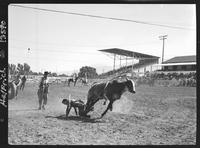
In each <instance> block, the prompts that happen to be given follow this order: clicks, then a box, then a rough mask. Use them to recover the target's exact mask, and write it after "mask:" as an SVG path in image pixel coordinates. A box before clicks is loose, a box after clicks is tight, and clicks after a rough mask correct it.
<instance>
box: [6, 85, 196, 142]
mask: <svg viewBox="0 0 200 148" xmlns="http://www.w3.org/2000/svg"><path fill="white" fill-rule="evenodd" d="M37 88H38V86H37V84H27V85H26V88H25V90H24V92H19V95H18V99H16V100H15V99H13V100H9V107H8V142H9V144H11V145H24V144H25V145H195V144H196V99H197V98H196V88H191V87H171V88H170V87H149V86H145V85H141V86H139V87H137V88H136V94H130V93H125V94H124V95H123V96H122V98H121V99H120V100H118V101H116V102H115V103H114V104H113V111H108V112H107V114H106V115H105V116H104V117H103V118H102V119H96V118H98V117H100V115H101V113H102V112H103V111H104V110H105V109H106V106H107V104H108V102H107V104H106V105H103V101H99V102H97V104H95V109H94V111H93V112H91V113H90V114H91V119H87V118H81V117H77V116H76V115H75V112H74V110H73V109H72V110H71V112H70V114H69V117H68V118H65V109H66V106H65V105H64V104H62V103H61V102H62V99H63V98H67V97H68V96H69V94H71V97H73V98H75V99H82V100H83V101H86V96H87V91H88V89H89V86H81V85H78V86H76V87H74V86H71V87H67V86H64V85H62V84H54V85H51V86H50V93H49V98H48V105H47V107H46V110H38V98H37V95H36V92H37Z"/></svg>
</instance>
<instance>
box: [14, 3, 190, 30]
mask: <svg viewBox="0 0 200 148" xmlns="http://www.w3.org/2000/svg"><path fill="white" fill-rule="evenodd" d="M10 6H16V7H21V8H28V9H35V10H42V11H49V12H56V13H65V14H71V15H78V16H86V17H93V18H100V19H109V20H116V21H125V22H133V23H139V24H145V25H153V26H159V27H167V28H173V29H186V30H194V28H187V27H180V26H179V27H177V26H171V25H163V24H156V23H151V22H144V21H137V20H130V19H123V18H114V17H105V16H99V15H91V14H83V13H75V12H67V11H60V10H51V9H44V8H36V7H29V6H22V5H14V4H11V5H10Z"/></svg>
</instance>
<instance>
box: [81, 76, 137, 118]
mask: <svg viewBox="0 0 200 148" xmlns="http://www.w3.org/2000/svg"><path fill="white" fill-rule="evenodd" d="M126 91H129V92H131V93H135V83H134V81H133V80H130V79H128V78H126V81H124V82H118V81H117V80H113V81H111V82H109V81H108V82H107V83H95V84H93V85H92V87H91V88H90V89H89V91H88V96H87V103H86V108H85V111H84V114H85V116H87V113H88V112H90V111H92V110H93V109H94V104H95V103H96V102H97V101H99V100H100V99H105V100H109V104H108V106H107V108H106V110H105V111H104V112H103V113H102V115H101V118H102V117H103V116H104V115H105V114H106V112H107V111H108V110H109V109H110V111H112V108H113V102H114V101H115V100H118V99H120V98H121V95H122V94H123V93H124V92H126Z"/></svg>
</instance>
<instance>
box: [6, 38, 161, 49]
mask: <svg viewBox="0 0 200 148" xmlns="http://www.w3.org/2000/svg"><path fill="white" fill-rule="evenodd" d="M9 40H12V41H17V42H22V43H27V44H28V43H33V44H35V43H36V42H35V41H27V40H19V39H9ZM38 43H39V44H44V45H48V46H50V45H51V46H56V47H67V48H69V47H98V46H138V45H139V46H142V45H149V44H158V43H159V41H150V42H140V43H134V44H118V45H117V44H113V45H111V44H110V45H92V44H91V45H80V44H79V45H77V44H74V45H73V44H71V45H70V44H60V43H52V42H38ZM49 44H50V45H49ZM41 46H42V45H41Z"/></svg>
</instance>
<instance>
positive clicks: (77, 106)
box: [62, 99, 85, 118]
mask: <svg viewBox="0 0 200 148" xmlns="http://www.w3.org/2000/svg"><path fill="white" fill-rule="evenodd" d="M62 103H63V104H65V105H67V108H66V118H67V117H68V115H69V112H70V110H71V108H72V107H73V108H74V111H75V113H76V115H77V116H78V115H79V116H83V115H84V109H85V104H84V102H83V101H82V100H80V99H79V100H74V99H63V100H62Z"/></svg>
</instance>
